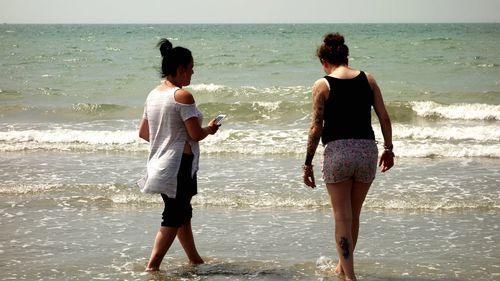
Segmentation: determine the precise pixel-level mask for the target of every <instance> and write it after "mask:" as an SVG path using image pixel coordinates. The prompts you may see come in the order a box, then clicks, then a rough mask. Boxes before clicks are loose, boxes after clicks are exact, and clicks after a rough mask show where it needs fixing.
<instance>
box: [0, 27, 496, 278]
mask: <svg viewBox="0 0 500 281" xmlns="http://www.w3.org/2000/svg"><path fill="white" fill-rule="evenodd" d="M335 31H339V32H341V33H343V34H344V35H345V36H346V43H347V44H348V45H349V47H350V65H351V66H352V67H355V68H360V69H362V70H365V71H368V72H370V73H372V74H373V75H374V76H375V78H376V79H377V81H378V83H379V86H380V87H381V89H382V93H383V95H384V99H385V103H386V106H387V108H388V111H389V114H390V116H391V118H392V121H393V139H394V146H395V153H396V155H397V158H396V166H395V167H394V168H393V169H392V170H391V171H389V172H387V173H385V174H380V173H379V174H378V175H377V179H376V180H375V182H374V184H373V185H372V189H371V190H370V193H369V194H368V197H367V199H366V203H365V208H364V212H363V214H362V225H361V233H360V240H359V245H358V246H357V249H356V252H355V259H356V271H357V272H358V275H359V279H360V280H422V281H423V280H425V281H427V280H498V279H499V278H500V247H499V246H498V245H499V243H500V237H499V235H500V223H499V222H498V215H499V209H500V188H499V186H500V51H498V46H499V45H500V24H349V25H338V24H329V25H326V24H325V25H312V24H305V25H304V24H298V25H265V24H262V25H5V24H4V25H0V177H1V178H0V280H273V281H274V280H340V279H339V278H338V277H337V276H335V274H333V272H332V271H333V270H332V267H333V265H334V264H335V263H336V251H335V247H334V244H333V223H332V219H331V210H330V206H329V201H328V195H327V194H326V191H325V189H324V187H323V186H324V185H323V183H322V182H321V179H318V181H319V187H318V188H317V189H315V190H310V189H307V188H306V187H305V186H304V185H303V184H302V182H301V168H300V167H301V164H302V163H303V159H304V157H305V148H306V141H307V130H308V126H309V122H310V117H311V116H310V111H311V99H310V96H311V94H310V91H311V85H312V84H313V83H314V81H315V80H316V79H318V78H320V77H322V76H323V75H324V73H323V72H322V68H321V66H320V64H319V62H318V60H317V58H316V57H315V50H316V48H317V47H318V46H319V45H320V43H321V41H322V40H321V39H322V36H323V35H324V34H325V33H326V32H335ZM163 37H167V38H169V39H170V40H171V41H172V42H173V44H174V45H181V46H184V47H187V48H189V49H191V50H192V52H193V55H194V59H195V68H194V72H195V74H194V76H193V79H192V84H191V85H190V86H189V87H188V89H189V90H190V91H192V93H193V94H194V96H195V99H196V101H197V104H198V106H199V108H200V109H201V111H202V112H203V113H204V115H205V118H206V119H209V118H210V117H212V116H215V115H216V114H217V113H225V114H227V115H228V118H227V119H226V120H225V121H224V124H223V126H222V127H221V129H220V130H219V132H218V133H217V135H215V136H213V137H210V138H207V139H206V140H204V141H202V143H201V150H202V156H201V163H200V171H199V174H198V179H199V194H198V195H197V196H196V197H195V198H194V200H193V206H194V217H193V230H194V232H195V239H196V242H197V246H198V248H199V251H200V254H201V255H202V256H203V257H204V258H205V259H206V261H207V264H205V265H202V266H196V267H195V266H190V265H188V263H187V260H186V258H185V256H184V254H183V252H182V249H181V248H180V246H179V245H178V243H175V244H174V246H173V248H172V250H171V251H170V252H169V253H168V255H167V257H166V259H165V262H164V263H163V266H162V271H161V272H160V273H158V274H150V273H144V272H143V271H144V268H145V266H146V263H147V258H148V257H149V254H150V250H151V245H152V243H153V239H154V235H155V233H156V231H157V229H158V226H159V223H160V220H161V211H162V202H161V199H160V198H159V196H152V195H144V194H141V193H140V192H139V191H138V189H137V188H136V187H135V185H134V182H135V181H136V180H137V179H139V178H140V177H141V175H142V174H143V173H144V171H145V163H146V157H147V150H148V146H147V143H145V142H144V141H141V140H140V139H139V138H138V136H137V126H138V123H139V119H140V118H141V116H142V110H143V104H144V101H145V98H146V96H147V94H148V92H149V91H150V90H151V89H152V88H153V87H155V86H156V85H157V84H158V83H159V82H160V77H159V64H160V59H161V58H160V55H159V51H158V50H157V49H156V48H155V44H156V43H157V42H158V40H159V39H160V38H163ZM373 126H374V130H375V132H376V138H377V140H379V141H380V142H381V141H382V136H381V134H380V128H379V125H378V122H377V120H376V117H375V116H374V118H373ZM321 152H322V149H321V147H320V148H319V149H318V152H317V154H316V157H315V160H314V164H315V166H316V167H315V171H316V177H317V178H320V166H321V164H320V161H321Z"/></svg>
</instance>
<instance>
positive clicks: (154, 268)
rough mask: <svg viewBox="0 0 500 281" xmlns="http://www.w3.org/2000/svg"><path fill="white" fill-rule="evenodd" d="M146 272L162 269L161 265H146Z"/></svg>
mask: <svg viewBox="0 0 500 281" xmlns="http://www.w3.org/2000/svg"><path fill="white" fill-rule="evenodd" d="M144 271H146V272H156V271H160V268H159V267H146V270H144Z"/></svg>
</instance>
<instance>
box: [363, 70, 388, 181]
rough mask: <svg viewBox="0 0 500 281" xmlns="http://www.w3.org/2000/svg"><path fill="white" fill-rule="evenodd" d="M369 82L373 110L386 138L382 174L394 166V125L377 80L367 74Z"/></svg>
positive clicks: (381, 164) (381, 160) (381, 161)
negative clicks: (371, 91)
mask: <svg viewBox="0 0 500 281" xmlns="http://www.w3.org/2000/svg"><path fill="white" fill-rule="evenodd" d="M366 76H367V78H368V82H369V83H370V86H371V88H372V90H373V108H374V109H375V113H376V114H377V117H378V120H379V122H380V128H381V130H382V135H383V137H384V152H383V153H382V156H381V157H380V162H379V166H381V167H382V170H381V171H382V172H385V171H387V170H389V169H390V168H391V167H392V166H394V153H393V152H392V148H393V145H392V125H391V119H390V118H389V114H388V113H387V110H386V108H385V105H384V99H383V98H382V92H381V91H380V88H379V86H378V84H377V81H375V78H373V76H372V75H371V74H369V73H367V74H366Z"/></svg>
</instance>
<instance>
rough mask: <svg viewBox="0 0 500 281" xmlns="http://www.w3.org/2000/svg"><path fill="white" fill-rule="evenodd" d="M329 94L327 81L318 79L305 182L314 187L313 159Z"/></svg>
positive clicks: (315, 86)
mask: <svg viewBox="0 0 500 281" xmlns="http://www.w3.org/2000/svg"><path fill="white" fill-rule="evenodd" d="M328 94H329V90H328V86H327V85H326V83H325V81H324V80H323V79H320V80H317V81H316V82H315V83H314V86H313V89H312V99H313V100H312V101H313V110H312V121H311V128H310V129H309V136H308V138H307V154H306V161H305V163H304V183H305V184H306V185H307V186H310V187H312V188H314V187H316V183H315V180H314V173H313V169H312V160H313V158H314V154H315V153H316V149H317V148H318V144H319V141H320V139H321V135H322V133H323V121H324V114H325V101H326V97H327V96H328Z"/></svg>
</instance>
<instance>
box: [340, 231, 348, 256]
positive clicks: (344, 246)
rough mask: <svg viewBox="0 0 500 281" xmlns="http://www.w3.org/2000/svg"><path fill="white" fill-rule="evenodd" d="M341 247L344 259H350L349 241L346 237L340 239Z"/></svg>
mask: <svg viewBox="0 0 500 281" xmlns="http://www.w3.org/2000/svg"><path fill="white" fill-rule="evenodd" d="M339 246H340V249H342V256H344V259H346V260H347V259H349V241H348V240H347V238H345V237H343V236H342V237H340V241H339Z"/></svg>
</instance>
